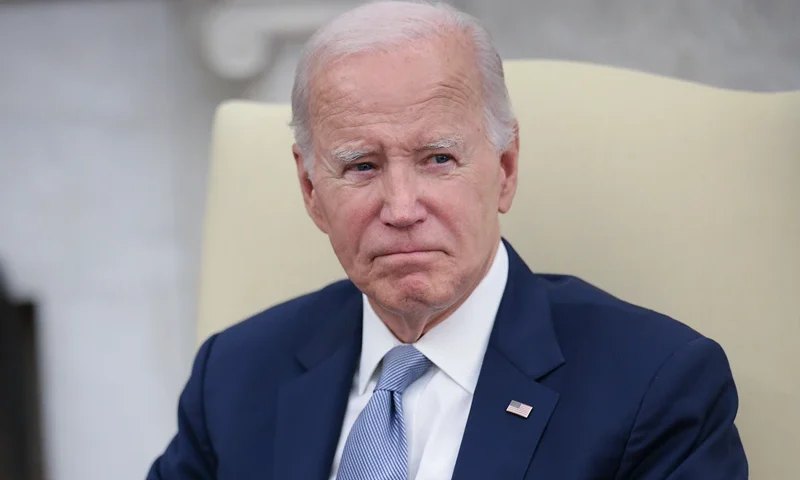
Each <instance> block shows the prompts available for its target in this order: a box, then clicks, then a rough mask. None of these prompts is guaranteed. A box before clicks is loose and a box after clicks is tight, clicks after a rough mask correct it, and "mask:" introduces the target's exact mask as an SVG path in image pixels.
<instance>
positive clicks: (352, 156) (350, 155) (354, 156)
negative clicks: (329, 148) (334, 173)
mask: <svg viewBox="0 0 800 480" xmlns="http://www.w3.org/2000/svg"><path fill="white" fill-rule="evenodd" d="M370 153H373V152H372V150H356V149H352V148H347V147H339V148H337V149H335V150H334V151H333V152H331V157H333V159H334V160H336V161H338V162H340V163H344V164H345V165H346V164H348V163H353V162H355V161H357V160H359V159H361V158H363V157H366V156H367V155H369V154H370Z"/></svg>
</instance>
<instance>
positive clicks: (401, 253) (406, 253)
mask: <svg viewBox="0 0 800 480" xmlns="http://www.w3.org/2000/svg"><path fill="white" fill-rule="evenodd" d="M437 253H442V251H441V250H429V249H416V250H415V249H408V250H392V251H388V252H381V253H380V254H378V255H376V256H375V258H376V259H377V258H386V259H402V258H405V259H409V260H410V259H414V258H419V259H422V258H425V257H429V256H431V255H435V254H437Z"/></svg>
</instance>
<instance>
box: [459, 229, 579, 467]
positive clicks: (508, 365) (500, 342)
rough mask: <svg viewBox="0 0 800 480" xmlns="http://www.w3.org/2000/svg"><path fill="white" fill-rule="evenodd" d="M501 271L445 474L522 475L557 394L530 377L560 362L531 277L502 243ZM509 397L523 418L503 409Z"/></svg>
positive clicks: (539, 290)
mask: <svg viewBox="0 0 800 480" xmlns="http://www.w3.org/2000/svg"><path fill="white" fill-rule="evenodd" d="M506 248H507V249H508V254H509V273H508V281H507V284H506V289H505V292H504V293H503V300H502V301H501V303H500V308H499V310H498V312H497V318H496V320H495V325H494V327H493V330H492V334H491V337H490V339H489V346H488V347H487V350H486V355H485V356H484V360H483V366H482V367H481V373H480V377H479V378H478V384H477V387H476V389H475V395H474V397H473V399H472V407H471V409H470V414H469V419H468V420H467V426H466V429H465V431H464V437H463V439H462V442H461V448H460V450H459V454H458V459H457V461H456V466H455V470H454V472H453V480H468V479H476V480H477V479H486V478H502V479H508V480H517V479H522V478H524V477H525V474H526V472H527V470H528V465H529V464H530V462H531V459H532V458H533V455H534V453H535V451H536V448H537V446H538V444H539V441H540V439H541V437H542V434H543V432H544V430H545V427H546V426H547V422H548V421H549V420H550V416H551V414H552V413H553V410H554V409H555V407H556V403H557V402H558V393H556V392H555V391H553V390H550V389H549V388H547V387H544V386H542V385H541V384H539V383H537V380H538V379H540V378H542V377H543V376H545V375H546V374H548V373H550V372H551V371H553V370H554V369H556V368H558V367H559V366H561V365H562V364H563V363H564V357H563V356H562V354H561V349H560V347H559V346H558V341H557V339H556V335H555V330H554V328H553V322H552V319H551V317H550V307H549V302H548V299H547V296H546V295H545V293H544V291H543V289H542V288H541V287H538V286H537V283H538V280H537V278H536V276H534V275H533V274H532V273H531V272H530V270H528V267H527V266H526V265H525V263H524V262H523V261H522V259H521V258H520V257H519V255H517V253H516V252H515V251H514V250H513V249H512V248H511V246H510V245H509V244H507V243H506ZM512 400H516V401H518V402H521V403H524V404H526V405H530V406H532V407H533V410H532V411H531V413H530V414H529V416H528V418H522V417H520V416H517V415H514V414H512V413H508V412H506V408H507V407H508V404H509V403H510V402H511V401H512Z"/></svg>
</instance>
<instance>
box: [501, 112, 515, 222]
mask: <svg viewBox="0 0 800 480" xmlns="http://www.w3.org/2000/svg"><path fill="white" fill-rule="evenodd" d="M518 174H519V124H518V123H517V122H516V121H514V140H513V141H512V142H511V143H510V144H509V145H508V147H506V149H505V151H503V153H502V154H500V175H501V177H500V201H499V203H498V208H497V209H498V211H499V212H500V213H507V212H508V211H509V210H511V203H512V202H513V201H514V195H515V194H516V193H517V178H518Z"/></svg>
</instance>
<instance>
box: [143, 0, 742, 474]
mask: <svg viewBox="0 0 800 480" xmlns="http://www.w3.org/2000/svg"><path fill="white" fill-rule="evenodd" d="M292 107H293V113H294V122H293V126H294V128H295V137H296V142H297V143H296V145H295V146H294V150H293V153H294V158H295V162H296V164H297V172H298V179H299V183H300V187H301V189H302V192H303V196H304V199H305V205H306V208H307V211H308V213H309V215H310V217H311V219H312V220H313V221H314V223H316V225H317V226H318V227H319V229H320V230H322V231H323V232H325V233H326V234H327V235H328V237H329V238H330V242H331V245H332V246H333V250H334V251H335V253H336V255H337V257H338V258H339V261H340V262H341V264H342V266H343V267H344V269H345V271H346V272H347V275H348V277H349V279H348V280H346V281H342V282H339V283H336V284H333V285H331V286H329V287H327V288H324V289H322V290H320V291H318V292H315V293H311V294H309V295H306V296H303V297H301V298H297V299H294V300H291V301H289V302H287V303H284V304H282V305H279V306H277V307H274V308H271V309H269V310H266V311H265V312H263V313H260V314H258V315H256V316H255V317H253V318H251V319H249V320H246V321H244V322H242V323H240V324H238V325H236V326H234V327H232V328H230V329H228V330H226V331H223V332H221V333H219V334H217V335H215V336H213V337H212V338H210V339H209V340H208V341H206V342H205V344H204V345H203V346H202V347H201V348H200V351H199V353H198V355H197V359H196V362H195V366H194V369H193V372H192V375H191V378H190V379H189V381H188V383H187V385H186V388H185V390H184V392H183V395H182V396H181V399H180V405H179V415H178V433H177V435H176V436H175V438H174V439H173V440H172V442H171V443H170V444H169V446H168V447H167V450H166V452H165V453H164V454H163V455H162V456H161V457H160V458H158V459H157V460H156V461H155V463H154V465H153V466H152V469H151V470H150V473H149V475H148V478H149V479H151V480H189V479H192V480H195V479H197V480H200V479H204V480H212V479H214V480H246V479H256V478H257V479H261V480H266V479H276V480H290V479H297V480H310V479H339V480H351V479H364V480H372V479H406V478H412V479H447V478H454V479H459V480H467V479H474V480H490V479H491V480H494V479H503V480H505V479H547V480H550V479H590V478H591V479H612V478H613V479H647V480H656V479H674V480H677V479H697V480H715V479H719V480H723V479H724V480H732V479H743V478H747V462H746V460H745V454H744V451H743V448H742V445H741V442H740V440H739V435H738V433H737V430H736V427H735V426H734V418H735V416H736V411H737V394H736V388H735V386H734V382H733V379H732V376H731V372H730V369H729V366H728V362H727V360H726V357H725V354H724V353H723V350H722V349H721V348H720V346H719V345H717V344H716V343H714V342H713V341H712V340H710V339H708V338H705V337H703V336H702V335H700V334H698V333H697V332H695V331H693V330H691V329H690V328H688V327H686V326H684V325H682V324H680V323H678V322H677V321H675V320H672V319H670V318H667V317H665V316H662V315H659V314H657V313H654V312H652V311H649V310H645V309H643V308H638V307H636V306H633V305H630V304H626V303H624V302H622V301H621V300H618V299H616V298H614V297H612V296H610V295H608V294H606V293H604V292H602V291H601V290H599V289H597V288H594V287H592V286H591V285H588V284H586V283H584V282H582V281H580V280H578V279H576V278H572V277H566V276H553V275H536V274H533V273H531V271H530V270H529V269H528V267H527V266H526V265H525V263H524V262H523V261H522V259H521V258H520V257H519V256H518V255H517V254H516V253H515V252H514V250H513V249H512V247H511V245H509V244H508V243H506V242H504V241H503V240H502V239H501V236H500V227H499V222H498V215H499V214H500V213H504V212H506V211H508V210H509V209H510V208H511V204H512V201H513V199H514V193H515V191H516V188H517V162H518V152H519V138H518V130H517V124H516V122H515V120H514V116H513V114H512V111H511V107H510V104H509V99H508V95H507V92H506V88H505V84H504V79H503V70H502V65H501V62H500V58H499V56H498V54H497V52H496V51H495V49H494V47H493V46H492V44H491V42H490V40H489V37H488V35H487V33H486V32H485V30H484V29H483V28H482V27H481V26H480V25H479V24H478V23H477V22H476V21H475V20H474V19H472V18H471V17H468V16H466V15H464V14H462V13H460V12H458V11H456V10H454V9H452V8H451V7H447V6H443V5H428V4H421V3H407V2H381V3H372V4H368V5H365V6H362V7H359V8H357V9H355V10H353V11H351V12H349V13H347V14H345V15H343V16H341V17H339V18H337V19H335V20H334V21H333V22H331V23H330V24H328V25H327V26H325V27H323V28H322V29H321V30H320V31H319V32H317V33H316V34H315V35H314V37H313V38H312V39H311V40H310V41H309V44H308V45H307V48H306V50H305V52H304V54H303V57H302V59H301V61H300V63H299V66H298V69H297V76H296V79H295V88H294V92H293V98H292ZM264 208H269V207H268V206H265V207H264Z"/></svg>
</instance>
